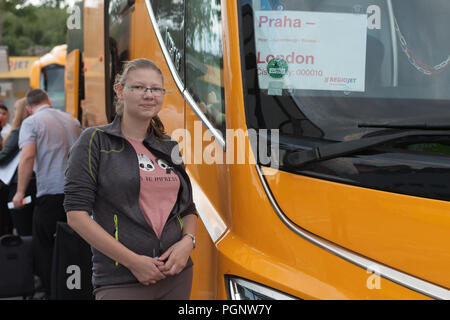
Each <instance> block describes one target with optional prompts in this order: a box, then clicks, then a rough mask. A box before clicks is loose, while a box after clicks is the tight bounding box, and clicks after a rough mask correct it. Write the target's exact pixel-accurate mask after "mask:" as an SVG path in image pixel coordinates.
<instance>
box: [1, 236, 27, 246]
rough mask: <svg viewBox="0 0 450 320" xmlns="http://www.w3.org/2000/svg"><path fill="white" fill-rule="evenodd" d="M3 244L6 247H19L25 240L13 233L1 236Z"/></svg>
mask: <svg viewBox="0 0 450 320" xmlns="http://www.w3.org/2000/svg"><path fill="white" fill-rule="evenodd" d="M0 241H1V245H2V246H5V247H17V246H20V245H21V244H22V243H23V241H22V238H21V237H20V236H15V235H13V234H8V235H5V236H3V237H1V240H0Z"/></svg>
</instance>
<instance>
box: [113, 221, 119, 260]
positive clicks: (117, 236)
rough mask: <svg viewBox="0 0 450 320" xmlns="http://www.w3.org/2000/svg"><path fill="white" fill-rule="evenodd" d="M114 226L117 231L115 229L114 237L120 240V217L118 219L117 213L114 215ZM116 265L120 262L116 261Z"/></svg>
mask: <svg viewBox="0 0 450 320" xmlns="http://www.w3.org/2000/svg"><path fill="white" fill-rule="evenodd" d="M114 227H115V231H114V238H115V239H116V240H117V241H119V223H118V219H117V214H115V215H114ZM115 264H116V267H117V266H119V262H118V261H116V263H115Z"/></svg>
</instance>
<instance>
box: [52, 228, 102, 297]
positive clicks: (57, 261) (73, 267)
mask: <svg viewBox="0 0 450 320" xmlns="http://www.w3.org/2000/svg"><path fill="white" fill-rule="evenodd" d="M51 283H52V290H51V299H53V300H93V299H94V295H93V294H92V291H93V289H92V252H91V247H90V245H89V244H88V243H87V242H86V241H84V240H83V238H81V237H80V236H79V235H78V234H77V233H76V232H75V231H74V230H73V229H72V228H71V227H70V226H69V225H68V224H67V223H65V222H58V225H57V227H56V239H55V246H54V250H53V264H52V281H51Z"/></svg>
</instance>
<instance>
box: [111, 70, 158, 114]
mask: <svg viewBox="0 0 450 320" xmlns="http://www.w3.org/2000/svg"><path fill="white" fill-rule="evenodd" d="M145 88H152V89H156V90H148V89H145ZM158 88H159V89H162V88H163V80H162V77H161V75H160V74H159V73H158V72H157V71H155V70H152V69H136V70H133V71H130V72H129V73H128V75H127V78H126V80H125V84H124V85H122V86H120V88H118V90H117V97H118V98H119V99H122V100H123V103H124V115H125V114H126V115H127V116H129V117H131V118H135V119H139V120H151V119H152V118H153V117H154V116H156V115H157V114H158V112H159V110H161V107H162V103H163V100H164V94H161V90H158ZM158 91H159V92H158Z"/></svg>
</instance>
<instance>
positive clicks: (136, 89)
mask: <svg viewBox="0 0 450 320" xmlns="http://www.w3.org/2000/svg"><path fill="white" fill-rule="evenodd" d="M123 86H124V87H126V88H128V89H130V90H131V91H133V92H136V93H139V94H141V95H144V93H146V92H147V91H150V93H151V94H152V95H153V96H155V97H162V96H163V95H165V94H166V89H164V88H158V87H153V88H147V87H144V86H130V85H128V84H124V85H123Z"/></svg>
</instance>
